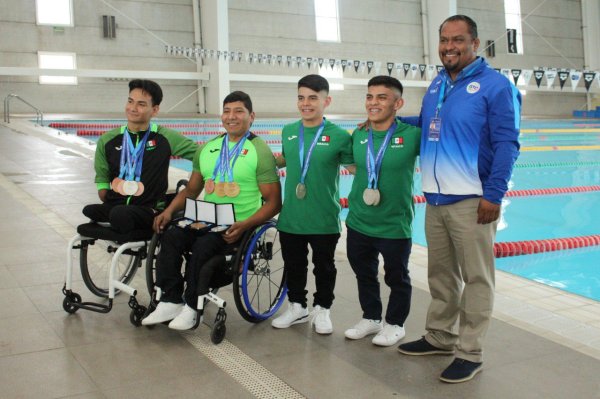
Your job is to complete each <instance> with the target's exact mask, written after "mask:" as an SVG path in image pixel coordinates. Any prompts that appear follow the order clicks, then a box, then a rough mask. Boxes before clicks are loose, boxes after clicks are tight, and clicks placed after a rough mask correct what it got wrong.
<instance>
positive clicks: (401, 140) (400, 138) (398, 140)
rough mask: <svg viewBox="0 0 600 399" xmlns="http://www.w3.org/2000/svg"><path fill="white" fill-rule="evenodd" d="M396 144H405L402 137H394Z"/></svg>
mask: <svg viewBox="0 0 600 399" xmlns="http://www.w3.org/2000/svg"><path fill="white" fill-rule="evenodd" d="M394 144H396V145H398V144H404V140H403V138H402V137H394Z"/></svg>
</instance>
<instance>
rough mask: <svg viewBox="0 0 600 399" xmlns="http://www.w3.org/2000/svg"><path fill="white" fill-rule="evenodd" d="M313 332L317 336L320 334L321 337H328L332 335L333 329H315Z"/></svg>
mask: <svg viewBox="0 0 600 399" xmlns="http://www.w3.org/2000/svg"><path fill="white" fill-rule="evenodd" d="M315 332H316V333H317V334H321V335H330V334H332V333H333V328H332V329H330V330H317V329H316V328H315Z"/></svg>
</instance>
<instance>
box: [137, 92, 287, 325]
mask: <svg viewBox="0 0 600 399" xmlns="http://www.w3.org/2000/svg"><path fill="white" fill-rule="evenodd" d="M221 121H222V122H223V126H224V127H225V130H226V131H227V133H226V134H223V135H221V136H219V137H217V138H215V139H214V140H211V141H209V142H208V143H206V145H204V146H202V147H200V148H199V149H198V151H197V153H196V156H195V159H194V167H193V171H192V175H191V177H190V181H189V183H188V185H187V186H186V187H185V188H184V189H183V190H182V191H181V192H180V193H179V194H178V195H177V196H176V197H175V199H174V200H173V201H172V202H171V204H170V205H169V206H168V207H167V209H165V210H164V211H163V212H162V213H161V214H160V215H158V216H157V217H156V218H155V220H154V229H155V230H156V231H157V232H161V231H163V230H164V229H165V228H166V227H167V224H168V223H169V222H170V221H171V219H172V217H173V214H174V213H175V212H177V211H179V210H181V209H183V208H184V204H185V200H186V198H197V197H198V195H200V192H201V191H202V189H204V190H205V196H204V200H205V201H210V202H215V203H233V204H234V210H235V218H236V222H235V223H233V224H232V225H231V226H230V227H229V228H228V229H227V230H226V231H225V232H209V233H206V234H203V235H198V234H197V233H195V232H193V231H191V230H190V229H182V228H179V227H177V226H171V227H170V228H169V229H167V230H166V231H165V232H164V234H163V236H162V239H161V250H160V254H159V256H158V259H157V269H156V285H157V287H159V288H160V289H161V290H162V296H161V298H160V302H159V303H158V306H157V307H156V310H155V311H154V312H152V313H151V314H150V315H148V317H146V318H145V319H144V320H142V324H143V325H151V324H158V323H162V322H165V321H168V320H171V322H170V323H169V327H170V328H172V329H175V330H188V329H190V328H192V327H193V326H194V325H195V323H196V317H197V311H196V307H197V301H198V295H204V294H206V292H198V291H199V290H200V289H203V288H202V287H206V286H207V284H208V282H201V281H199V275H200V269H202V268H203V267H204V265H205V264H206V263H207V262H208V260H210V259H211V258H212V257H213V256H215V255H218V254H221V253H223V251H224V250H225V247H226V246H227V245H228V244H233V243H236V242H238V241H239V240H240V239H241V238H242V235H243V233H244V232H245V231H246V230H248V229H250V228H252V227H254V226H257V225H259V224H261V223H263V222H265V221H267V220H268V219H270V218H272V217H273V216H275V215H276V214H277V213H278V212H279V210H280V209H281V186H280V183H279V177H278V176H277V172H276V168H275V158H274V157H273V153H272V152H271V150H270V149H269V147H268V146H267V144H266V143H265V142H264V141H263V140H262V139H261V138H259V137H258V136H256V135H254V134H252V133H250V126H251V125H252V122H253V121H254V112H252V102H251V100H250V97H249V96H248V95H247V94H246V93H244V92H241V91H234V92H233V93H231V94H229V95H228V96H227V97H225V100H223V114H222V115H221ZM225 145H226V146H225ZM224 146H225V148H227V149H229V150H230V151H225V150H224V151H221V149H222V148H223V147H224ZM225 153H227V154H232V156H231V157H230V156H229V155H224V154H225ZM223 156H225V157H226V158H221V157H223ZM223 159H227V161H224V162H218V161H219V160H223ZM261 197H262V201H264V202H262V201H261ZM186 250H191V253H192V255H191V258H190V259H189V261H188V264H187V265H186V273H185V277H184V276H182V275H181V265H182V254H183V252H184V251H186ZM184 282H185V291H184ZM182 294H183V299H184V302H185V303H182Z"/></svg>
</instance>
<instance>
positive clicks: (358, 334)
mask: <svg viewBox="0 0 600 399" xmlns="http://www.w3.org/2000/svg"><path fill="white" fill-rule="evenodd" d="M382 328H383V326H382V323H381V320H371V319H361V321H359V322H358V323H357V324H356V325H355V326H354V327H351V328H349V329H347V330H346V331H345V332H344V335H345V336H346V338H349V339H361V338H364V337H366V336H367V335H371V334H375V333H378V332H379V331H381V329H382Z"/></svg>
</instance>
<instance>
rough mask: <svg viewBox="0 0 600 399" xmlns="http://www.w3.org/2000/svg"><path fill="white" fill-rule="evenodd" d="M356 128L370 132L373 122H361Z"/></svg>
mask: <svg viewBox="0 0 600 399" xmlns="http://www.w3.org/2000/svg"><path fill="white" fill-rule="evenodd" d="M356 126H357V127H358V129H359V130H369V128H370V127H371V121H370V120H368V119H367V120H366V121H364V122H361V123H359V124H358V125H356Z"/></svg>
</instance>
